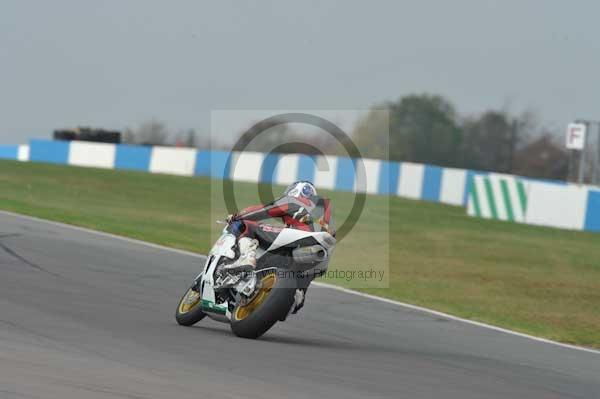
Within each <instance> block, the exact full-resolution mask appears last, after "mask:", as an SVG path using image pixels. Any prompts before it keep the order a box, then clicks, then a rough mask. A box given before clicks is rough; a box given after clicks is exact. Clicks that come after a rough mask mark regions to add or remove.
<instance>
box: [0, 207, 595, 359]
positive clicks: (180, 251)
mask: <svg viewBox="0 0 600 399" xmlns="http://www.w3.org/2000/svg"><path fill="white" fill-rule="evenodd" d="M2 214H4V215H8V216H15V217H20V218H23V219H28V220H32V221H35V222H42V223H47V224H50V225H54V226H59V227H63V228H68V229H72V230H78V231H83V232H86V233H90V234H96V235H99V236H102V237H109V238H114V239H117V240H122V241H126V242H130V243H133V244H138V245H144V246H146V247H150V248H155V249H160V250H163V251H169V252H174V253H178V254H182V255H187V256H193V257H197V258H205V257H206V256H205V255H201V254H198V253H195V252H190V251H185V250H183V249H176V248H171V247H167V246H164V245H159V244H153V243H151V242H147V241H142V240H137V239H135V238H129V237H123V236H119V235H116V234H111V233H105V232H103V231H97V230H92V229H88V228H85V227H79V226H73V225H70V224H66V223H61V222H55V221H52V220H46V219H40V218H37V217H34V216H27V215H21V214H18V213H13V212H8V211H2V210H0V215H2ZM313 284H315V285H317V286H319V287H323V288H329V289H332V290H336V291H340V292H344V293H347V294H352V295H357V296H361V297H363V298H368V299H372V300H375V301H380V302H385V303H387V304H390V305H396V306H401V307H403V308H406V309H411V310H416V311H419V312H422V313H427V314H430V315H434V316H438V317H443V318H445V319H448V320H454V321H458V322H461V323H466V324H470V325H473V326H477V327H482V328H487V329H489V330H494V331H498V332H502V333H505V334H510V335H514V336H517V337H521V338H527V339H530V340H532V341H537V342H542V343H545V344H550V345H555V346H559V347H562V348H568V349H575V350H578V351H582V352H588V353H594V354H597V355H600V350H596V349H591V348H584V347H581V346H576V345H570V344H563V343H562V342H557V341H552V340H549V339H545V338H540V337H536V336H533V335H529V334H524V333H520V332H517V331H513V330H508V329H506V328H502V327H497V326H493V325H491V324H486V323H481V322H478V321H473V320H468V319H463V318H462V317H457V316H453V315H451V314H448V313H443V312H438V311H437V310H432V309H428V308H423V307H421V306H416V305H411V304H410V303H404V302H399V301H394V300H393V299H387V298H382V297H378V296H375V295H370V294H365V293H363V292H358V291H354V290H351V289H348V288H343V287H339V286H337V285H332V284H327V283H321V282H314V283H313Z"/></svg>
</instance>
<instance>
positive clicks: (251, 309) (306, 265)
mask: <svg viewBox="0 0 600 399" xmlns="http://www.w3.org/2000/svg"><path fill="white" fill-rule="evenodd" d="M335 244H336V239H335V238H334V236H333V235H332V234H330V233H329V232H328V231H319V232H310V231H303V230H298V229H292V228H282V229H281V232H280V234H279V235H278V236H277V237H276V238H275V240H274V241H273V242H271V243H264V244H261V245H259V248H258V249H257V256H256V259H257V265H256V268H255V269H254V270H251V271H247V272H238V273H232V272H230V271H227V270H226V268H225V266H226V265H229V264H231V263H233V262H234V261H235V259H237V257H238V256H239V251H238V250H237V245H236V237H235V236H234V235H233V234H231V233H230V232H229V231H228V230H227V227H225V228H224V229H223V232H222V234H221V236H220V237H219V239H218V240H217V241H216V243H215V245H214V246H213V247H212V249H211V250H210V253H209V254H208V256H207V259H206V263H205V264H204V268H203V270H202V272H200V274H199V275H198V276H197V277H196V278H195V279H194V282H193V283H192V285H191V286H190V287H189V288H188V290H187V291H186V293H185V294H184V295H183V297H182V298H181V300H180V301H179V304H178V306H177V311H176V313H175V319H176V320H177V323H179V324H180V325H183V326H191V325H194V324H196V323H197V322H199V321H200V320H202V319H203V318H204V317H206V316H208V317H210V318H211V319H214V320H216V321H219V322H223V323H229V325H230V327H231V331H232V332H233V333H234V334H235V335H237V336H238V337H242V338H252V339H255V338H258V337H260V336H261V335H263V334H264V333H265V332H267V331H268V330H269V329H270V328H271V327H273V325H274V324H275V323H276V322H277V321H285V320H286V318H287V316H288V314H289V313H290V311H291V310H292V307H294V306H295V302H296V296H297V293H298V290H302V291H303V292H305V291H306V289H307V288H308V286H309V285H310V283H311V282H312V280H313V279H314V278H315V277H318V276H321V275H323V274H324V273H325V272H326V271H327V267H328V264H329V260H330V259H331V256H332V254H333V250H334V248H335Z"/></svg>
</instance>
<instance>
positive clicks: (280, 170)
mask: <svg viewBox="0 0 600 399" xmlns="http://www.w3.org/2000/svg"><path fill="white" fill-rule="evenodd" d="M26 147H27V146H20V147H17V146H4V147H0V158H9V159H22V160H23V159H27V157H25V155H24V154H25V149H26ZM27 148H28V150H29V154H28V158H29V159H30V160H31V161H34V162H52V163H62V164H70V165H79V166H93V167H101V168H115V169H127V170H138V171H146V172H151V173H168V174H176V175H184V176H209V177H212V178H216V179H233V180H239V181H248V182H265V183H276V184H284V185H285V184H289V183H291V182H293V181H295V180H312V181H313V182H314V183H315V185H316V186H317V187H319V188H326V189H332V190H339V191H356V190H357V189H358V187H357V185H356V173H355V162H356V161H355V160H353V159H350V158H345V157H337V156H331V155H326V156H309V155H303V154H268V155H267V154H263V153H258V152H240V153H234V154H233V155H232V157H231V158H232V159H231V160H232V162H231V163H230V164H229V163H228V160H229V157H230V153H229V152H224V151H205V150H195V149H191V148H174V147H148V146H135V145H126V144H117V145H115V144H104V143H90V142H78V141H71V142H67V141H52V140H31V141H30V143H29V146H28V147H27ZM22 153H23V154H22ZM363 163H364V167H365V175H366V182H365V183H366V184H365V187H364V191H366V192H367V193H369V194H379V195H396V196H400V197H405V198H412V199H417V200H425V201H433V202H441V203H445V204H451V205H459V206H466V205H467V200H468V197H469V192H470V191H471V188H472V184H473V181H474V180H475V178H476V177H477V176H488V175H490V176H493V175H494V174H489V173H487V172H479V171H473V170H464V169H454V168H442V167H438V166H433V165H423V164H416V163H411V162H391V161H382V160H376V159H363ZM504 176H505V175H504ZM511 178H514V177H511ZM478 179H481V178H478ZM519 179H522V178H519ZM522 180H523V181H524V182H526V183H527V187H529V184H530V183H532V182H533V183H536V185H537V184H538V183H539V184H544V186H539V187H537V188H536V189H535V191H532V189H528V190H529V192H528V197H532V198H538V197H539V198H540V201H542V199H543V198H548V202H547V205H545V206H542V207H538V208H537V209H536V211H535V212H533V213H531V214H530V215H529V220H526V222H527V223H536V224H543V223H544V220H552V223H554V225H559V226H564V227H567V228H576V229H585V230H590V231H600V191H596V190H594V189H589V188H581V189H580V191H577V190H575V189H572V188H568V187H572V186H571V185H567V184H565V183H562V182H540V181H536V180H532V179H522ZM546 186H547V187H546ZM498 187H499V188H498V189H497V190H500V191H498V193H496V194H495V195H500V196H503V195H504V194H503V193H502V191H501V190H502V186H501V185H500V186H498ZM513 188H514V187H509V195H510V196H513V195H514V193H513V191H514V190H513ZM493 189H494V190H496V188H493ZM511 190H512V191H511ZM581 190H583V191H581ZM567 192H568V193H567ZM560 195H564V196H565V197H564V198H567V197H568V198H569V199H570V200H572V201H574V202H573V204H571V205H572V207H571V208H570V210H569V211H563V210H562V209H561V211H560V212H557V210H556V209H557V208H556V206H559V204H561V205H560V206H563V205H564V203H563V200H562V199H560V198H559V197H560ZM550 198H555V199H556V201H557V202H551V201H553V200H551V199H550ZM513 200H514V199H513ZM513 204H514V202H511V205H513ZM552 204H554V205H552ZM531 209H533V208H531ZM512 211H513V219H514V220H515V221H518V220H520V219H521V216H520V214H519V210H514V209H513V210H512ZM501 212H503V213H502V215H504V216H505V217H506V218H507V219H510V217H509V212H508V210H507V208H506V207H504V208H503V209H502V210H501ZM515 212H516V213H515ZM536 212H538V213H536ZM569 212H571V213H569ZM557 214H559V215H560V214H562V215H563V216H558V215H557ZM568 215H570V216H568ZM552 217H554V218H559V219H561V220H558V219H557V220H554V219H552Z"/></svg>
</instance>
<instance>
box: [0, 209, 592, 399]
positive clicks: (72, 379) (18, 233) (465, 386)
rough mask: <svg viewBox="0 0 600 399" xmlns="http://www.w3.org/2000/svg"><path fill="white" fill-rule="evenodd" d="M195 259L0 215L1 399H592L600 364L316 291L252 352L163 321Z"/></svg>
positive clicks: (211, 325) (223, 334)
mask: <svg viewBox="0 0 600 399" xmlns="http://www.w3.org/2000/svg"><path fill="white" fill-rule="evenodd" d="M200 261H201V259H200V258H198V257H195V256H191V255H186V254H184V253H178V252H172V251H167V250H164V249H160V248H154V247H149V246H145V245H141V244H138V243H134V242H129V241H124V240H119V239H115V238H111V237H107V236H100V235H97V234H94V233H91V232H84V231H80V230H75V229H71V228H68V227H61V226H59V225H55V224H49V223H45V222H39V221H33V220H30V219H25V218H22V217H18V216H12V215H6V214H0V398H2V399H4V398H60V399H69V398H261V399H267V398H285V397H289V398H315V397H320V398H321V397H322V398H375V397H387V398H461V399H465V398H478V399H481V398H600V355H599V354H596V353H587V352H582V351H578V350H573V349H569V348H564V347H558V346H554V345H550V344H547V343H543V342H536V341H532V340H529V339H526V338H523V337H518V336H513V335H509V334H506V333H502V332H498V331H493V330H489V329H485V328H482V327H478V326H473V325H469V324H465V323H461V322H459V321H453V320H447V319H445V318H441V317H436V316H432V315H429V314H425V313H423V312H419V311H415V310H410V309H405V308H402V307H399V306H395V305H392V304H387V303H383V302H380V301H376V300H373V299H368V298H364V297H360V296H356V295H352V294H348V293H343V292H338V291H335V290H332V289H328V288H323V287H313V288H312V289H311V291H309V296H308V300H307V305H306V307H305V309H304V310H303V312H302V314H300V315H298V316H297V317H296V318H294V319H292V320H290V321H288V322H285V323H279V324H277V325H276V326H275V327H274V328H273V329H272V330H271V331H270V332H269V333H267V334H266V335H265V336H264V338H263V339H260V340H257V341H250V340H243V339H239V338H236V337H234V336H233V335H232V334H231V333H230V331H229V327H228V326H227V325H225V324H220V323H217V322H214V321H211V320H204V321H202V322H200V323H199V324H198V325H197V326H195V327H192V328H185V327H180V326H178V325H177V324H176V323H175V321H174V318H173V311H174V308H175V306H176V303H177V300H178V299H179V297H180V295H181V294H182V291H183V290H184V289H185V288H186V286H187V284H188V283H189V282H190V281H191V279H192V278H193V277H194V276H195V275H196V273H197V272H198V270H199V267H200V266H199V263H200Z"/></svg>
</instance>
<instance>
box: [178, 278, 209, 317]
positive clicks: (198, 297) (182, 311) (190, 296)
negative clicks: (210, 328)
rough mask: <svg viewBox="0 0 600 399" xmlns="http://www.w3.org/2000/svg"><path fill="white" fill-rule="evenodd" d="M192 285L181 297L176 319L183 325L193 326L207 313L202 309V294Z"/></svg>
mask: <svg viewBox="0 0 600 399" xmlns="http://www.w3.org/2000/svg"><path fill="white" fill-rule="evenodd" d="M194 288H195V287H190V288H189V289H188V290H187V291H186V293H185V294H184V295H183V296H182V297H181V300H180V301H179V304H178V305H177V311H175V320H177V323H179V324H180V325H182V326H188V327H189V326H191V325H194V324H196V323H198V322H199V321H200V320H202V319H203V318H204V317H206V313H204V312H203V311H202V294H201V293H200V292H198V291H196V290H195V289H194Z"/></svg>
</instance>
